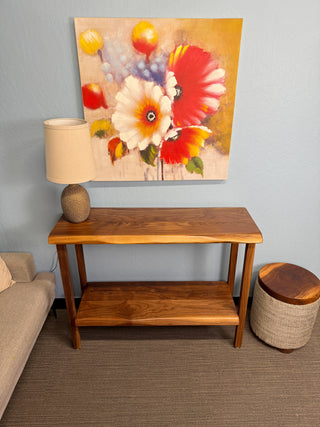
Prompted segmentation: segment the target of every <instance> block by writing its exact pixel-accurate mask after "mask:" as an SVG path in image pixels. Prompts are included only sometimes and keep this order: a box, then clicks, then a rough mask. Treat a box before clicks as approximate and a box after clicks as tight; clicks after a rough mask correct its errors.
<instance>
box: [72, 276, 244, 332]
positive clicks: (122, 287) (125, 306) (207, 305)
mask: <svg viewBox="0 0 320 427" xmlns="http://www.w3.org/2000/svg"><path fill="white" fill-rule="evenodd" d="M75 324H76V326H172V325H238V324H239V316H238V313H237V310H236V307H235V305H234V302H233V298H232V295H231V293H230V289H229V287H228V285H227V283H226V282H223V281H220V282H203V281H202V282H92V283H88V284H87V286H86V287H85V289H84V292H83V296H82V299H81V303H80V306H79V310H78V312H77V316H76V320H75Z"/></svg>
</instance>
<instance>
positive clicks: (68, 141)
mask: <svg viewBox="0 0 320 427" xmlns="http://www.w3.org/2000/svg"><path fill="white" fill-rule="evenodd" d="M43 124H44V134H45V144H46V150H45V151H46V169H47V179H48V180H49V181H51V182H55V183H57V184H80V183H82V182H86V181H90V180H91V179H93V178H94V177H95V165H94V160H93V154H92V148H91V140H90V132H89V124H88V122H87V121H85V120H82V119H51V120H46V121H45V122H44V123H43Z"/></svg>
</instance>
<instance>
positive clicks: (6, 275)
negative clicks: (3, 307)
mask: <svg viewBox="0 0 320 427" xmlns="http://www.w3.org/2000/svg"><path fill="white" fill-rule="evenodd" d="M14 283H15V281H14V280H12V276H11V273H10V271H9V269H8V267H7V265H6V263H5V262H4V261H3V259H2V258H1V257H0V292H2V291H4V290H5V289H8V288H9V287H10V286H12V285H13V284H14Z"/></svg>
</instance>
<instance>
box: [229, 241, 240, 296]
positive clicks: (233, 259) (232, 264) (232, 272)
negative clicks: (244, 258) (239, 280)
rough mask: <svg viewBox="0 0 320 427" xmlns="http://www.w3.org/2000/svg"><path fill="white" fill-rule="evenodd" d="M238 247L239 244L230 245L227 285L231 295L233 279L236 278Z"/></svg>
mask: <svg viewBox="0 0 320 427" xmlns="http://www.w3.org/2000/svg"><path fill="white" fill-rule="evenodd" d="M238 247H239V243H231V251H230V261H229V274H228V285H229V288H230V292H231V295H233V288H234V279H235V276H236V267H237V258H238Z"/></svg>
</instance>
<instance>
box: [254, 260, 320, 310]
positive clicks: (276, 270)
mask: <svg viewBox="0 0 320 427" xmlns="http://www.w3.org/2000/svg"><path fill="white" fill-rule="evenodd" d="M258 280H259V284H260V286H261V287H262V289H263V290H264V291H265V292H267V293H268V294H269V295H271V296H272V297H273V298H275V299H277V300H280V301H282V302H286V303H288V304H295V305H304V304H310V303H312V302H315V301H316V300H317V299H318V298H319V297H320V280H319V279H318V278H317V276H315V275H314V274H313V273H311V272H310V271H308V270H306V269H305V268H302V267H299V266H297V265H294V264H287V263H279V262H278V263H271V264H267V265H265V266H264V267H262V268H261V270H260V271H259V276H258Z"/></svg>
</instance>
